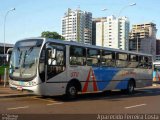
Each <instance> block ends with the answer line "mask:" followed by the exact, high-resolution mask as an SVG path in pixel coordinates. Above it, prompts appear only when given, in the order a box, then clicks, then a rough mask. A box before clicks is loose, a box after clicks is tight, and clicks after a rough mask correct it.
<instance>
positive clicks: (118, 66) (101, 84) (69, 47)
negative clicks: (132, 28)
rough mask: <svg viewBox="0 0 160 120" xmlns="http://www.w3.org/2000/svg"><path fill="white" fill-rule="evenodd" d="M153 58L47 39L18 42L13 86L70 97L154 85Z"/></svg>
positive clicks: (12, 64)
mask: <svg viewBox="0 0 160 120" xmlns="http://www.w3.org/2000/svg"><path fill="white" fill-rule="evenodd" d="M151 66H152V55H148V54H139V53H135V52H129V51H123V50H118V49H111V48H105V47H98V46H93V45H85V44H80V43H76V42H67V41H62V40H54V39H47V38H30V39H25V40H21V41H18V42H17V43H16V44H15V46H14V48H13V51H12V55H11V59H10V73H9V77H10V80H9V84H10V87H11V88H13V89H17V90H27V91H30V92H33V93H34V94H36V95H42V96H43V95H44V96H54V95H64V94H65V95H66V96H67V97H68V98H75V97H76V95H77V94H78V93H87V92H99V91H106V90H114V89H120V90H123V91H127V92H128V93H133V92H134V88H135V87H137V88H138V87H145V86H151V85H152V67H151Z"/></svg>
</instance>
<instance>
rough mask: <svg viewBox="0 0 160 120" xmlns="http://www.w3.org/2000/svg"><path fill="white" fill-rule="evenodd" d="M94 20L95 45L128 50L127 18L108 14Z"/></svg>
mask: <svg viewBox="0 0 160 120" xmlns="http://www.w3.org/2000/svg"><path fill="white" fill-rule="evenodd" d="M94 21H95V22H96V42H95V43H96V45H98V46H103V47H109V48H116V49H122V50H128V40H129V25H130V23H129V20H128V18H126V17H120V18H116V17H115V16H109V17H106V18H101V19H95V20H94ZM93 27H94V26H93Z"/></svg>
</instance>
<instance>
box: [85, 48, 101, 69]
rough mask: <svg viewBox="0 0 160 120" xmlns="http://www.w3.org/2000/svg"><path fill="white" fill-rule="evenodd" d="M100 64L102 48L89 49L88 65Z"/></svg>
mask: <svg viewBox="0 0 160 120" xmlns="http://www.w3.org/2000/svg"><path fill="white" fill-rule="evenodd" d="M99 64H100V50H96V49H89V48H88V49H87V65H88V66H99Z"/></svg>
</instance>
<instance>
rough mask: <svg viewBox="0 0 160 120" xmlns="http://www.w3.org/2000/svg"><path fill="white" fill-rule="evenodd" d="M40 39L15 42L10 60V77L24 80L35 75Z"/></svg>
mask: <svg viewBox="0 0 160 120" xmlns="http://www.w3.org/2000/svg"><path fill="white" fill-rule="evenodd" d="M41 45H42V40H28V41H20V42H17V43H16V45H15V47H14V49H13V51H12V56H11V60H10V73H9V75H10V77H11V78H13V79H18V80H19V79H20V80H26V79H30V78H33V77H34V76H35V75H36V71H37V63H38V58H39V52H40V48H41Z"/></svg>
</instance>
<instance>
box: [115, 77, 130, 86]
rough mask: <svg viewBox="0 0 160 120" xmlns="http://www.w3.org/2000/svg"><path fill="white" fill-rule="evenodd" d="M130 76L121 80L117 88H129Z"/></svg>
mask: <svg viewBox="0 0 160 120" xmlns="http://www.w3.org/2000/svg"><path fill="white" fill-rule="evenodd" d="M128 81H129V78H125V79H123V80H121V81H120V82H119V83H118V84H117V86H116V88H115V89H127V86H128Z"/></svg>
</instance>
